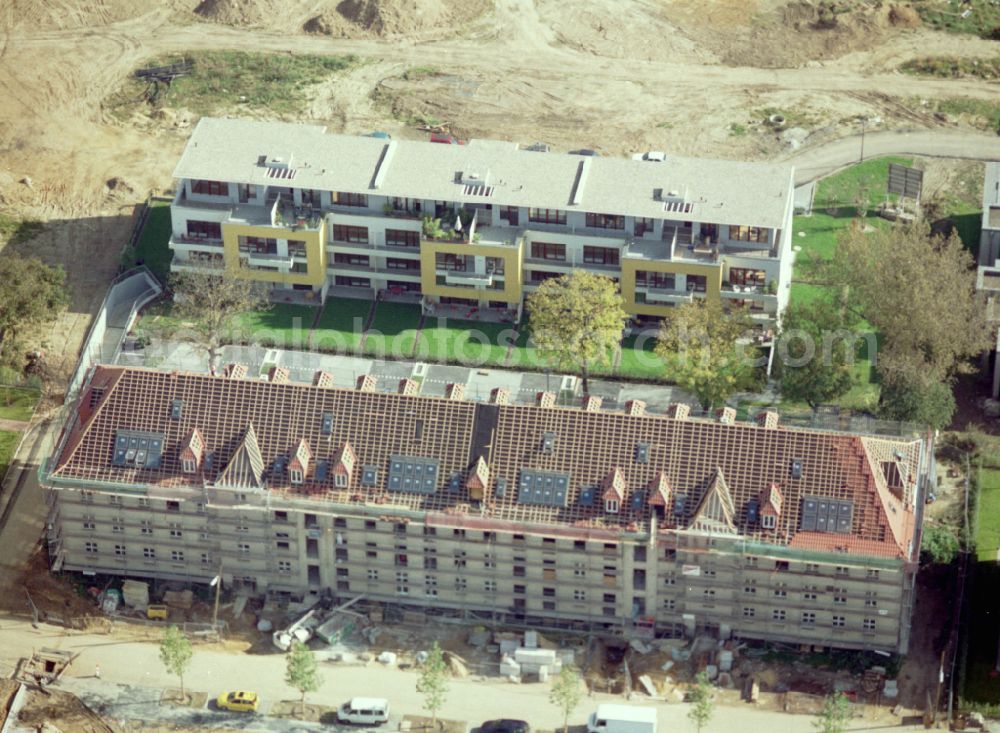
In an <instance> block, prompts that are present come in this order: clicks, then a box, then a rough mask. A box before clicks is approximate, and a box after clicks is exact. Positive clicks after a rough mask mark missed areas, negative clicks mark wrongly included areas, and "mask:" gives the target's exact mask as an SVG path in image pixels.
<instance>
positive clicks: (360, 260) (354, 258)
mask: <svg viewBox="0 0 1000 733" xmlns="http://www.w3.org/2000/svg"><path fill="white" fill-rule="evenodd" d="M333 263H334V264H335V265H357V266H361V267H368V266H369V264H370V261H369V259H368V255H355V254H350V253H349V252H337V253H336V254H335V255H334V256H333Z"/></svg>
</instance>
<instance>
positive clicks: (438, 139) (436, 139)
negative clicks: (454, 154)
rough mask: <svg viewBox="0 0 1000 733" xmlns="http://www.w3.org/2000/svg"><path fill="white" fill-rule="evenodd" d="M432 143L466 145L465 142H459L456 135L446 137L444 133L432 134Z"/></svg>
mask: <svg viewBox="0 0 1000 733" xmlns="http://www.w3.org/2000/svg"><path fill="white" fill-rule="evenodd" d="M431 142H432V143H444V144H445V145H465V140H459V139H458V138H457V137H455V136H454V135H445V134H444V133H443V132H432V133H431Z"/></svg>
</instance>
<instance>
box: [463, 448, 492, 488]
mask: <svg viewBox="0 0 1000 733" xmlns="http://www.w3.org/2000/svg"><path fill="white" fill-rule="evenodd" d="M489 482H490V468H489V466H487V465H486V459H485V458H483V457H482V456H479V458H478V459H477V460H476V465H475V466H473V468H472V471H470V472H469V478H468V479H466V481H465V488H466V490H467V491H468V492H469V497H470V498H472V499H482V498H483V494H484V493H485V492H486V487H487V485H488V484H489Z"/></svg>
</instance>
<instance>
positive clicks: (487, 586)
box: [483, 580, 497, 593]
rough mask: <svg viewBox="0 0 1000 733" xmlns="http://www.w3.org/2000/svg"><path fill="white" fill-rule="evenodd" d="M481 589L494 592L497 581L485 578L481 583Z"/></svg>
mask: <svg viewBox="0 0 1000 733" xmlns="http://www.w3.org/2000/svg"><path fill="white" fill-rule="evenodd" d="M483 590H485V591H486V592H487V593H496V592H497V582H496V581H495V580H487V581H486V582H484V583H483Z"/></svg>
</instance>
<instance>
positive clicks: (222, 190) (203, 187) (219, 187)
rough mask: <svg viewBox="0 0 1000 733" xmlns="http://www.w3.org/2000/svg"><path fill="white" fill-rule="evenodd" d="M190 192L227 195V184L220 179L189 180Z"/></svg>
mask: <svg viewBox="0 0 1000 733" xmlns="http://www.w3.org/2000/svg"><path fill="white" fill-rule="evenodd" d="M191 193H200V194H202V195H204V196H228V195H229V184H228V183H224V182H222V181H202V180H194V181H191Z"/></svg>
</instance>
